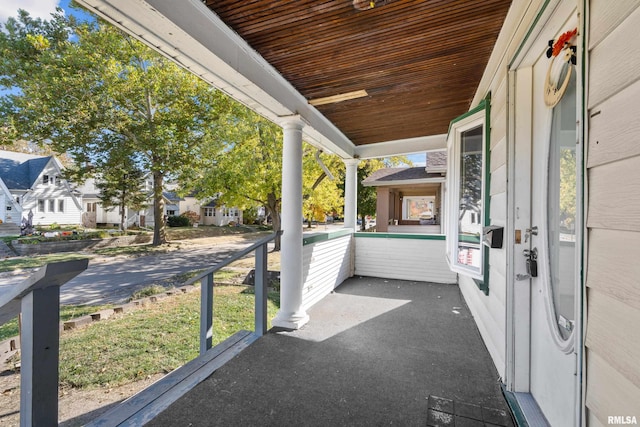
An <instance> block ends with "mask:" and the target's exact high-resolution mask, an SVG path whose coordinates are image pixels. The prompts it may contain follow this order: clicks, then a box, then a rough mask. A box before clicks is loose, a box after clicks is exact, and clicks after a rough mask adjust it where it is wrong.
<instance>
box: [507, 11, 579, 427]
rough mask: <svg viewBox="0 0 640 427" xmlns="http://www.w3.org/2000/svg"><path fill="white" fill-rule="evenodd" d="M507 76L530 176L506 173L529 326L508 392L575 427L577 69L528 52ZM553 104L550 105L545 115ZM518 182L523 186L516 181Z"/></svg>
mask: <svg viewBox="0 0 640 427" xmlns="http://www.w3.org/2000/svg"><path fill="white" fill-rule="evenodd" d="M556 18H557V17H556ZM577 23H578V21H577V17H576V14H575V11H574V12H572V13H571V14H570V15H569V16H568V17H567V18H566V19H564V20H562V21H558V20H557V19H556V21H555V23H553V26H552V28H549V26H547V28H546V29H545V30H542V31H541V32H540V34H541V35H540V37H543V38H545V39H546V40H551V39H553V40H558V38H559V37H560V36H561V35H562V34H565V33H567V32H568V31H570V30H573V29H574V28H576V27H577ZM553 27H554V28H553ZM574 40H575V39H574ZM567 54H568V53H567ZM568 55H569V54H568ZM577 58H580V55H579V54H578V55H577ZM552 63H553V67H551V72H549V70H550V66H551V64H552ZM514 76H515V80H516V90H515V96H514V98H515V109H514V112H513V115H514V118H515V122H516V126H518V127H519V128H518V129H517V130H516V131H515V135H516V141H515V163H516V164H521V165H527V166H528V167H529V168H530V170H528V169H527V168H525V169H524V170H522V171H518V170H515V177H516V180H517V181H519V182H520V184H516V187H515V195H514V198H515V206H514V207H515V210H516V216H517V217H518V219H517V220H516V222H515V228H516V229H518V228H519V227H521V228H522V240H521V241H520V244H516V245H515V250H514V253H513V256H514V265H515V266H516V267H515V269H516V271H515V273H518V279H519V280H517V281H516V282H515V283H514V287H515V288H516V289H515V294H514V295H515V301H514V304H516V305H518V304H520V305H522V301H517V299H518V298H523V299H524V300H526V303H527V305H528V307H527V309H528V316H527V317H528V319H523V318H522V317H520V318H519V319H518V317H517V315H516V319H518V321H519V322H520V326H517V327H516V328H515V335H516V338H515V340H516V344H514V345H516V346H518V345H520V349H518V348H516V359H517V358H519V360H516V368H515V369H516V372H515V378H516V379H517V378H518V377H519V378H522V377H523V376H526V377H527V378H526V380H520V384H517V386H516V387H515V388H516V389H517V390H515V391H524V392H526V391H528V392H529V393H530V394H531V396H532V397H533V399H535V402H536V403H537V405H538V407H539V408H540V410H541V412H542V414H543V415H544V417H545V418H546V419H547V421H548V422H549V424H551V425H552V426H574V425H576V424H577V423H578V420H579V416H578V414H579V402H580V391H579V375H578V374H577V373H578V372H579V369H578V366H579V365H578V354H579V353H580V348H581V340H580V333H579V331H580V321H579V319H580V313H581V306H580V299H581V298H580V289H581V287H580V286H581V285H580V283H581V276H580V271H581V244H580V242H581V240H582V236H581V225H580V224H581V219H580V216H581V208H580V206H581V204H582V196H581V191H580V188H581V174H580V173H579V171H580V170H581V167H580V164H581V159H582V154H581V151H582V148H581V147H582V146H581V144H578V142H579V138H578V129H579V121H578V120H577V119H578V117H579V115H578V112H579V111H580V109H579V99H580V97H579V90H580V89H579V88H581V84H580V75H579V68H578V67H577V66H575V65H572V64H570V63H567V62H565V61H564V58H563V57H562V54H561V55H558V56H557V57H554V56H552V57H551V58H548V57H547V55H546V49H545V48H543V49H540V44H539V43H537V44H534V45H533V46H532V48H531V51H530V52H529V53H528V54H527V55H526V58H525V60H524V61H523V65H522V67H521V68H519V69H516V70H515V74H514ZM548 79H551V81H552V82H558V84H557V85H554V86H555V87H557V88H562V89H560V90H559V92H563V95H562V96H559V95H556V96H554V94H553V93H552V94H548V95H549V96H547V99H545V88H546V84H547V83H546V82H547V80H548ZM565 81H566V83H567V84H566V87H565V86H564V85H563V83H564V82H565ZM554 98H555V99H554ZM558 98H559V101H558V102H557V104H556V105H548V104H553V102H552V101H555V100H557V99H558ZM519 114H523V115H526V117H518V115H519ZM525 128H528V130H526V129H525ZM519 173H524V174H526V175H527V177H526V178H524V177H522V176H520V177H519V178H518V174H519ZM516 243H517V242H516ZM518 258H520V259H518ZM527 262H528V263H529V265H530V268H527V267H526V263H527ZM577 331H578V332H577ZM523 337H526V338H527V339H528V342H527V343H526V344H522V341H523ZM518 339H519V340H520V344H517V341H518ZM523 349H524V351H523ZM523 361H524V362H523ZM524 365H527V366H524ZM517 370H520V372H517ZM523 373H524V374H523ZM527 374H528V375H527ZM516 382H517V381H516ZM527 389H528V390H527Z"/></svg>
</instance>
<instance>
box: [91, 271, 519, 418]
mask: <svg viewBox="0 0 640 427" xmlns="http://www.w3.org/2000/svg"><path fill="white" fill-rule="evenodd" d="M309 315H310V318H311V320H310V321H309V323H308V324H306V325H305V326H304V327H302V328H301V329H300V330H297V331H293V332H285V331H278V330H276V329H273V330H271V331H270V332H269V333H268V334H267V335H265V336H263V337H262V338H260V339H258V340H257V341H255V342H254V343H253V344H251V345H250V346H249V347H248V348H246V349H245V350H244V351H242V352H241V353H240V354H238V355H237V356H236V357H235V358H233V359H232V360H230V361H229V362H227V363H226V364H225V365H224V366H222V367H221V368H220V369H218V370H217V371H216V372H214V373H213V374H212V375H211V376H209V377H208V378H206V379H204V381H202V382H201V383H200V384H199V385H197V386H196V387H195V388H193V389H191V390H190V391H188V392H186V394H184V395H183V396H182V397H180V398H179V399H178V400H177V401H175V402H174V403H173V404H172V405H171V406H169V407H168V408H166V409H164V410H163V411H162V412H161V413H160V414H159V415H158V416H156V417H155V418H153V419H152V420H151V421H150V423H149V424H147V425H151V426H169V425H171V426H173V425H192V426H204V425H207V426H209V425H382V424H396V423H397V424H400V425H421V426H424V425H428V426H429V425H434V426H440V425H447V426H454V425H457V426H471V425H473V426H475V425H485V424H484V423H487V424H486V425H499V426H512V425H514V424H513V422H512V419H511V416H510V413H509V411H508V409H507V405H506V403H505V400H504V398H503V396H502V394H501V389H500V380H499V376H498V373H497V372H496V370H495V368H494V366H493V363H492V361H491V358H490V356H489V354H488V352H487V350H486V348H485V347H484V344H483V342H482V339H481V337H480V334H479V333H478V330H477V328H476V326H475V323H474V321H473V318H472V316H471V314H470V312H469V310H468V308H467V307H466V305H465V303H464V300H463V298H462V297H461V294H460V291H459V289H458V286H457V285H454V284H437V283H428V282H416V281H404V280H393V279H380V278H372V277H361V276H355V277H353V278H351V279H348V280H347V281H346V282H345V283H343V284H342V285H341V286H340V287H339V288H337V289H336V291H335V292H334V293H332V294H330V295H327V296H326V297H325V298H323V299H322V300H321V301H320V302H319V303H317V304H316V305H314V306H313V307H312V308H311V309H310V310H309ZM214 321H215V320H214ZM310 384H313V386H312V387H309V385H310ZM131 401H133V402H135V398H132V399H131ZM116 410H117V409H116ZM139 416H140V417H142V418H135V416H134V417H133V418H130V419H129V420H127V423H133V424H137V422H138V421H139V420H141V419H143V418H144V416H142V415H139ZM108 418H109V417H108V416H107V417H105V418H104V419H108ZM147 419H148V418H147ZM97 425H100V424H97ZM107 425H111V424H110V423H107Z"/></svg>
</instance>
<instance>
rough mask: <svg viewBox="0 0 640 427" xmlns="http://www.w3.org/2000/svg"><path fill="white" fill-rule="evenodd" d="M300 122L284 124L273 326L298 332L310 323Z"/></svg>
mask: <svg viewBox="0 0 640 427" xmlns="http://www.w3.org/2000/svg"><path fill="white" fill-rule="evenodd" d="M303 126H304V124H303V123H302V121H301V120H300V118H297V117H295V118H291V119H288V120H287V121H285V122H283V123H282V129H283V133H284V144H283V147H282V230H283V232H284V233H283V234H282V241H281V243H282V246H281V249H280V311H279V312H278V314H277V315H276V317H275V318H274V319H273V321H272V322H271V324H272V325H273V326H275V327H280V328H287V329H298V328H300V327H301V326H302V325H304V324H305V323H307V322H308V321H309V316H308V315H307V313H306V312H305V311H304V310H303V309H302V285H303V282H302V128H303Z"/></svg>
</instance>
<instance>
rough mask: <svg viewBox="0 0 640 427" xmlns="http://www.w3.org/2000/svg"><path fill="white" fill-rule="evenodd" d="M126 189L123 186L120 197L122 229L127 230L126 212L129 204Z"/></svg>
mask: <svg viewBox="0 0 640 427" xmlns="http://www.w3.org/2000/svg"><path fill="white" fill-rule="evenodd" d="M126 194H127V193H126V190H125V189H124V188H123V189H122V197H121V198H120V231H124V230H125V213H126V209H127V208H126V204H127V197H126Z"/></svg>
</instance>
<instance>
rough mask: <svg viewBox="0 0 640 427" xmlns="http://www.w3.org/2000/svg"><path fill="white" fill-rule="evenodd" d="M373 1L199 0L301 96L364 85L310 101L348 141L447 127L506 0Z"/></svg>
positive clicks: (463, 106) (469, 88)
mask: <svg viewBox="0 0 640 427" xmlns="http://www.w3.org/2000/svg"><path fill="white" fill-rule="evenodd" d="M356 2H358V1H357V0H356ZM359 3H362V2H359ZM368 3H369V2H368V1H365V2H364V4H365V5H366V4H368ZM374 3H375V7H373V8H372V9H368V10H358V9H357V8H356V7H354V2H353V0H325V1H318V0H281V1H273V0H254V1H247V2H238V1H236V0H205V4H206V5H207V6H208V7H209V9H211V10H212V11H214V12H215V13H216V14H217V15H218V16H219V17H220V18H221V19H222V20H223V21H224V22H225V24H226V25H228V26H229V27H230V28H232V29H233V30H235V31H236V32H237V33H238V34H239V35H240V36H241V37H242V38H244V39H245V40H246V41H247V43H249V45H250V46H251V47H253V48H254V49H255V50H256V51H257V52H258V53H260V54H261V55H262V56H263V57H264V58H265V59H266V60H267V61H268V62H269V63H271V65H273V66H274V67H275V68H276V69H277V70H278V71H279V72H280V73H281V74H282V75H283V76H284V78H286V79H287V80H288V81H289V82H290V83H291V84H292V85H293V86H294V87H295V88H296V89H297V90H298V91H299V92H300V93H301V94H302V95H303V96H305V97H306V98H307V100H309V101H313V100H316V99H319V98H324V97H329V96H335V95H340V94H345V93H351V92H355V91H362V90H364V91H366V94H367V95H366V96H364V97H361V98H356V99H351V100H346V101H341V102H334V103H328V104H324V105H318V106H317V107H316V108H317V109H318V110H319V111H320V112H321V113H322V114H324V115H325V116H326V117H327V118H328V119H329V120H330V121H331V122H332V123H333V124H334V125H335V126H336V127H338V128H339V129H340V130H341V131H342V132H343V133H344V134H345V135H346V136H347V137H348V138H349V139H350V140H351V141H352V142H353V143H354V144H355V145H363V144H371V143H376V142H384V141H390V140H398V139H405V138H413V137H420V136H428V135H438V134H443V133H446V132H447V130H448V125H449V122H450V121H451V119H453V118H455V117H457V116H459V115H460V114H463V113H465V112H466V111H467V110H468V109H469V107H470V103H471V101H472V99H473V96H474V94H475V90H476V87H477V86H478V83H479V82H480V78H481V77H482V73H483V71H484V68H485V66H486V64H487V62H488V60H489V56H490V54H491V51H492V48H493V45H494V43H495V41H496V38H497V36H498V33H499V31H500V28H501V26H502V24H503V21H504V19H505V16H506V14H507V11H508V9H509V6H510V5H511V0H426V1H409V0H400V1H393V0H387V1H382V0H377V1H375V2H374Z"/></svg>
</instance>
